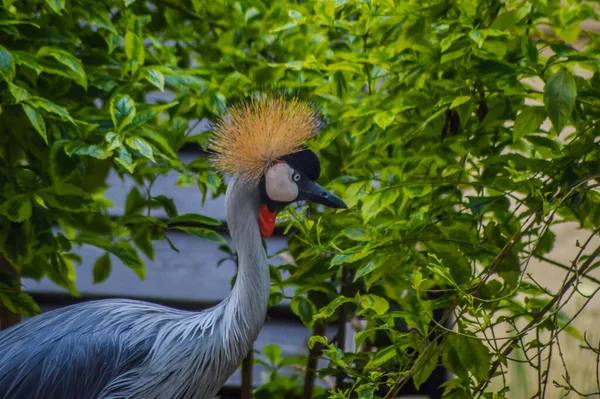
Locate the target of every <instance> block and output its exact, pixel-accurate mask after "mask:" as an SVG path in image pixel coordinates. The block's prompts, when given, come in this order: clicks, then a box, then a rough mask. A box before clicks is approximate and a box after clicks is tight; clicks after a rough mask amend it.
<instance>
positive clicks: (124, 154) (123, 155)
mask: <svg viewBox="0 0 600 399" xmlns="http://www.w3.org/2000/svg"><path fill="white" fill-rule="evenodd" d="M115 161H116V162H117V163H118V164H119V165H121V166H122V167H124V168H125V169H126V170H127V171H128V172H129V173H133V170H134V169H135V165H134V164H133V159H132V158H131V154H130V153H129V151H127V150H126V149H125V148H124V147H119V148H118V149H117V156H116V157H115Z"/></svg>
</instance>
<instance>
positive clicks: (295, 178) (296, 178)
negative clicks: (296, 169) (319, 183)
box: [292, 173, 300, 181]
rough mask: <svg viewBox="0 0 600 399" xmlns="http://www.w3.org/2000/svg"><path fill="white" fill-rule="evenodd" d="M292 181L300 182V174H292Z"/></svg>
mask: <svg viewBox="0 0 600 399" xmlns="http://www.w3.org/2000/svg"><path fill="white" fill-rule="evenodd" d="M292 180H293V181H299V180H300V174H299V173H294V174H293V175H292Z"/></svg>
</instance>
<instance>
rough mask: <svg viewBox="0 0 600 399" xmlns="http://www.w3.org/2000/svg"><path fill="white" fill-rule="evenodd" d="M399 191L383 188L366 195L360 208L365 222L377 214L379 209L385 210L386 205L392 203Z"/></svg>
mask: <svg viewBox="0 0 600 399" xmlns="http://www.w3.org/2000/svg"><path fill="white" fill-rule="evenodd" d="M399 195H400V191H399V190H398V189H395V188H391V189H383V190H380V191H377V192H375V193H373V194H371V195H369V196H368V197H367V199H365V200H364V202H363V206H362V209H361V213H362V217H363V219H364V221H365V223H366V222H368V221H369V220H371V219H372V218H374V217H375V216H377V214H379V213H380V212H381V211H383V210H385V208H386V207H387V206H390V205H392V204H393V203H394V202H395V201H396V199H398V196H399Z"/></svg>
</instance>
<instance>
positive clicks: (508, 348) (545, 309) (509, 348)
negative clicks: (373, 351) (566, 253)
mask: <svg viewBox="0 0 600 399" xmlns="http://www.w3.org/2000/svg"><path fill="white" fill-rule="evenodd" d="M598 255H600V246H598V247H597V248H596V249H595V250H594V252H593V253H592V254H591V255H590V257H589V258H588V259H587V260H586V261H585V262H584V263H583V265H581V267H580V268H579V269H577V273H576V274H575V275H574V276H573V277H571V278H570V279H569V280H568V281H567V282H566V284H564V285H563V287H562V289H561V290H560V292H559V293H558V295H556V296H555V297H554V298H552V300H550V301H549V302H548V303H547V304H546V306H544V307H543V308H542V310H540V311H539V312H538V314H537V315H536V316H535V317H534V318H533V319H532V320H531V321H530V322H529V323H528V324H527V325H526V326H525V328H523V329H522V334H519V335H518V336H521V335H523V334H524V333H525V332H527V331H528V330H530V329H531V328H532V327H534V326H535V325H537V324H538V323H539V322H540V321H541V320H542V319H543V318H544V316H545V315H546V313H548V312H549V311H550V310H551V309H552V308H553V307H554V305H556V303H557V302H558V301H559V300H560V299H561V298H562V297H563V296H564V295H565V294H566V293H567V291H569V290H570V289H571V288H572V286H573V284H574V283H575V282H576V281H577V279H578V277H579V275H582V274H584V273H585V272H586V271H587V270H588V269H589V268H590V267H591V266H592V264H593V262H594V260H595V259H596V258H597V257H598ZM516 339H517V338H515V339H513V340H510V341H508V342H507V343H506V344H505V345H504V347H505V349H504V351H503V352H502V353H501V355H500V356H498V359H496V360H495V361H494V363H493V364H492V367H491V369H490V373H489V379H488V380H487V381H484V382H482V383H480V384H479V385H478V386H477V388H475V391H474V395H473V396H475V395H479V397H481V395H483V391H484V389H485V388H486V387H487V386H488V384H489V382H490V380H491V378H492V376H493V375H494V374H495V373H496V370H498V367H499V365H500V363H502V358H503V357H506V356H508V355H509V354H510V353H511V352H512V351H513V349H514V348H513V344H514V343H515V342H516Z"/></svg>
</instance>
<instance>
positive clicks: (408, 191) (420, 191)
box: [402, 184, 432, 198]
mask: <svg viewBox="0 0 600 399" xmlns="http://www.w3.org/2000/svg"><path fill="white" fill-rule="evenodd" d="M431 190H432V188H431V185H429V184H419V185H411V186H404V187H402V192H403V193H404V195H406V196H407V197H408V198H420V197H424V196H426V195H427V194H429V193H430V192H431Z"/></svg>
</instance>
